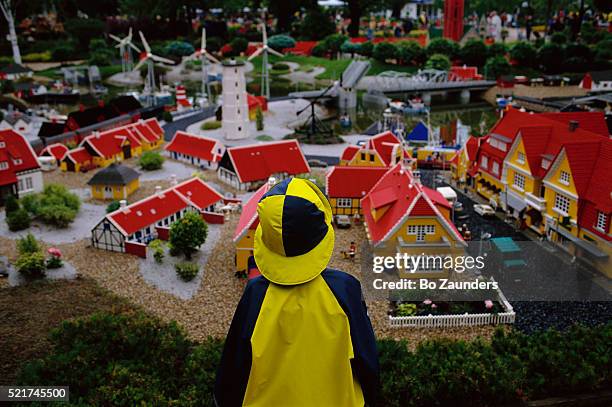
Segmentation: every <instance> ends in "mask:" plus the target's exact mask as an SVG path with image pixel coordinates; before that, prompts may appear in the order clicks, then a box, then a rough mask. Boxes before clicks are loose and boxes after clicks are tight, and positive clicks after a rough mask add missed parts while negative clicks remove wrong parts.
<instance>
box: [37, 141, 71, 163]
mask: <svg viewBox="0 0 612 407" xmlns="http://www.w3.org/2000/svg"><path fill="white" fill-rule="evenodd" d="M67 152H68V147H66V146H65V145H64V144H62V143H55V144H49V145H48V146H47V147H45V148H44V149H43V150H42V151H41V152H40V155H41V156H43V155H50V156H52V157H55V159H56V160H58V161H59V160H61V159H62V158H64V155H66V153H67Z"/></svg>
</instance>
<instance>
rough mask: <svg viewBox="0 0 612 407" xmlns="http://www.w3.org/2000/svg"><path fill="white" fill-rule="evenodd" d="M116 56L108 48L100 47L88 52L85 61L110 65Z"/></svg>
mask: <svg viewBox="0 0 612 407" xmlns="http://www.w3.org/2000/svg"><path fill="white" fill-rule="evenodd" d="M115 58H116V54H115V52H113V51H112V50H110V49H108V48H100V49H96V50H95V51H92V52H91V53H90V54H89V59H88V60H87V63H88V64H90V65H96V66H110V65H112V64H113V61H114V60H115Z"/></svg>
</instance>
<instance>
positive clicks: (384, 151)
mask: <svg viewBox="0 0 612 407" xmlns="http://www.w3.org/2000/svg"><path fill="white" fill-rule="evenodd" d="M398 145H399V146H401V142H400V140H399V139H398V138H397V137H395V135H394V134H393V133H391V132H390V131H386V132H384V133H380V134H377V135H376V136H373V137H372V138H370V140H369V141H368V148H369V149H371V150H376V152H377V153H378V155H379V156H380V159H381V160H382V161H383V163H385V165H390V164H392V162H391V159H392V154H393V150H394V148H396V146H398Z"/></svg>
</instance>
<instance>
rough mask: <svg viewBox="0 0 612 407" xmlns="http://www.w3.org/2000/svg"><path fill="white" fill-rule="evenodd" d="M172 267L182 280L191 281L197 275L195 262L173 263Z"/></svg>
mask: <svg viewBox="0 0 612 407" xmlns="http://www.w3.org/2000/svg"><path fill="white" fill-rule="evenodd" d="M174 269H175V270H176V274H178V276H179V277H180V278H181V280H183V281H191V280H193V279H194V278H195V276H197V275H198V271H199V267H198V265H197V264H196V263H188V262H185V263H176V264H175V265H174Z"/></svg>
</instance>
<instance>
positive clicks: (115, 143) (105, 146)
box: [81, 131, 127, 158]
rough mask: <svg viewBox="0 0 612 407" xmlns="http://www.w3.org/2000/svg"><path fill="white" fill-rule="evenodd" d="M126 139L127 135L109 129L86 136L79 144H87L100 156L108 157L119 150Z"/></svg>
mask: <svg viewBox="0 0 612 407" xmlns="http://www.w3.org/2000/svg"><path fill="white" fill-rule="evenodd" d="M126 140H127V136H121V135H118V134H115V133H114V132H112V131H111V132H104V133H96V134H92V135H90V136H87V137H85V139H84V140H83V142H82V143H81V146H85V145H86V144H88V145H89V146H90V147H91V148H92V149H93V150H94V151H95V152H96V153H98V154H99V155H100V156H101V157H105V158H110V157H112V156H114V155H117V154H119V153H120V152H121V145H122V144H123V143H124V142H125V141H126Z"/></svg>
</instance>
